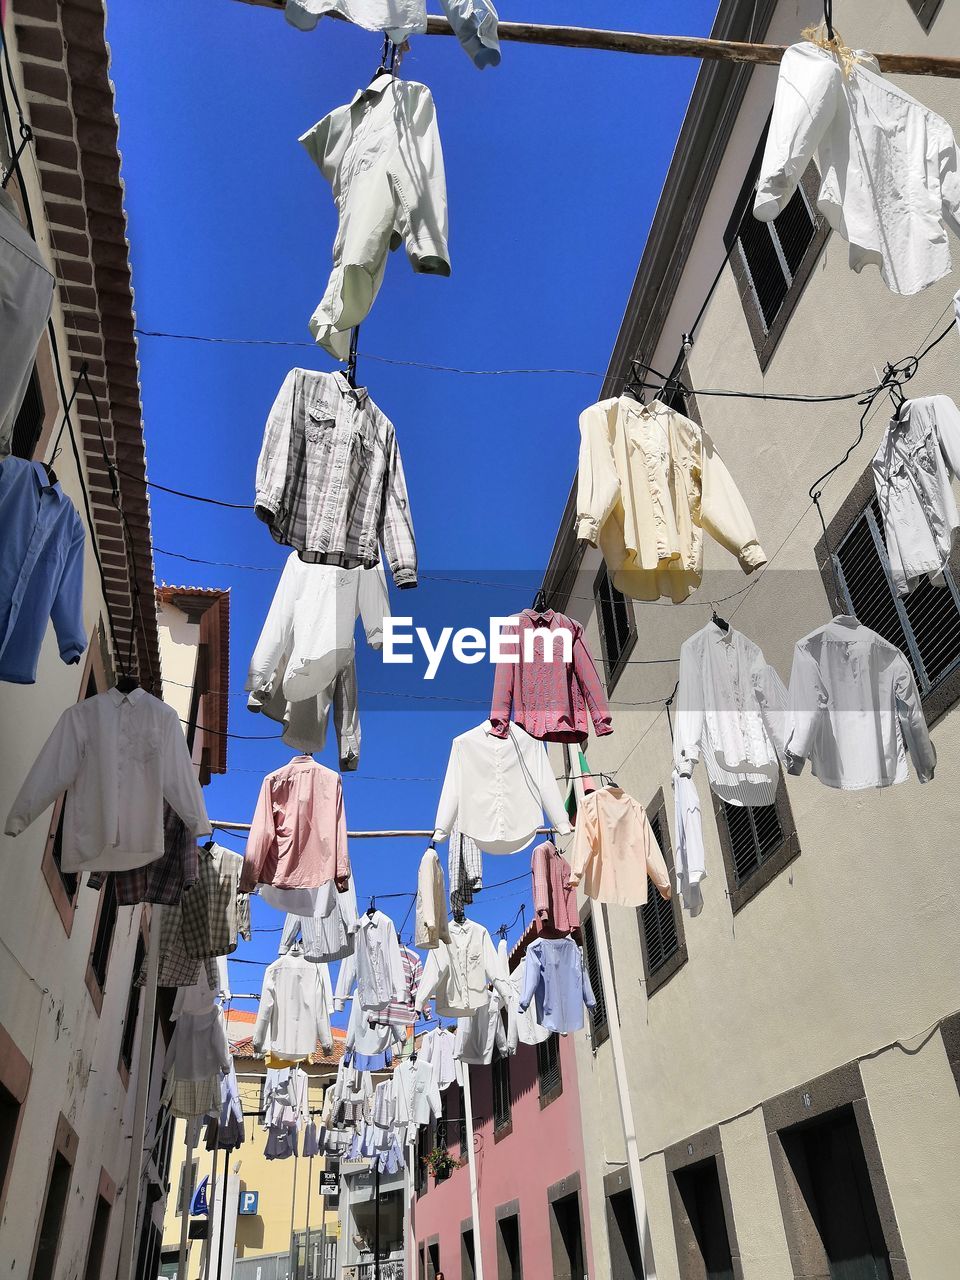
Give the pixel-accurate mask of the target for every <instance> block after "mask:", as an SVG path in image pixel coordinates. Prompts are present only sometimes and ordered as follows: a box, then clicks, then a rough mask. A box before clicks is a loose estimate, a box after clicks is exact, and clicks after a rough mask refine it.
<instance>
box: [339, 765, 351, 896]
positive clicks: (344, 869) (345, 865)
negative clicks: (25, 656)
mask: <svg viewBox="0 0 960 1280" xmlns="http://www.w3.org/2000/svg"><path fill="white" fill-rule="evenodd" d="M336 805H337V837H336V838H337V860H336V864H335V866H336V876H335V878H336V879H337V880H338V881H341V882H343V881H346V880H349V879H350V854H349V851H348V849H347V814H346V810H345V808H344V804H343V784H342V783H341V781H340V779H339V778H337V800H336Z"/></svg>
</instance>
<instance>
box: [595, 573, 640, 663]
mask: <svg viewBox="0 0 960 1280" xmlns="http://www.w3.org/2000/svg"><path fill="white" fill-rule="evenodd" d="M593 597H594V605H595V608H596V613H597V623H598V626H599V629H600V646H601V649H602V652H603V666H604V673H605V675H606V682H607V686H608V688H609V686H610V685H611V684H612V683H613V681H614V680H615V679H616V677H617V675H619V672H620V669H621V667H622V665H623V662H624V660H625V659H626V658H627V657H628V655H629V650H630V648H631V647H632V641H633V639H634V637H635V636H636V632H637V624H636V619H635V617H634V615H633V611H632V609H631V608H630V606H629V604H628V603H627V599H626V596H624V595H623V593H622V592H620V591H618V590H617V588H616V587H615V586H614V585H613V583H612V582H611V581H610V575H609V573H608V572H607V567H606V565H603V566H602V567H601V569H600V572H599V573H598V574H597V577H596V579H595V581H594V584H593Z"/></svg>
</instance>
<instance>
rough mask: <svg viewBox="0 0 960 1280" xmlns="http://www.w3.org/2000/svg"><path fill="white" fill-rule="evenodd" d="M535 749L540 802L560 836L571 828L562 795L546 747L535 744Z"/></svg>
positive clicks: (567, 833) (567, 832) (568, 832)
mask: <svg viewBox="0 0 960 1280" xmlns="http://www.w3.org/2000/svg"><path fill="white" fill-rule="evenodd" d="M536 751H537V771H538V774H539V784H540V803H541V805H542V806H543V809H544V812H545V813H546V815H547V817H548V818H549V819H550V825H551V826H552V827H553V829H554V830H555V831H557V832H559V833H560V835H562V836H566V835H569V834H570V831H571V830H572V828H571V826H570V822H569V820H568V818H567V811H566V809H565V808H564V804H563V796H562V795H561V794H560V788H559V787H558V786H557V780H556V778H555V777H554V776H553V769H552V768H551V767H550V757H549V756H548V755H547V749H546V747H545V746H543V744H542V743H539V742H538V743H537V744H536Z"/></svg>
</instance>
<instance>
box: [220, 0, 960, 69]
mask: <svg viewBox="0 0 960 1280" xmlns="http://www.w3.org/2000/svg"><path fill="white" fill-rule="evenodd" d="M241 3H243V4H250V5H257V6H259V7H260V8H266V9H282V8H283V5H282V4H278V3H277V0H241ZM330 16H331V17H339V16H340V15H339V14H331V15H330ZM497 31H498V33H499V36H500V39H501V40H504V41H508V40H509V41H515V42H517V43H519V44H540V45H555V46H557V47H560V48H565V49H602V50H608V51H611V52H614V53H641V54H646V55H647V56H648V57H654V58H704V59H707V60H717V59H720V60H722V61H725V62H752V63H759V64H761V65H767V66H776V65H777V64H778V63H779V62H780V59H781V58H782V57H783V55H784V53H785V52H786V48H787V46H786V45H782V44H748V43H747V42H745V41H741V40H712V39H710V38H709V37H707V36H662V35H645V34H643V33H641V32H639V31H602V30H597V29H596V28H594V27H560V26H553V25H544V24H543V23H534V22H501V23H500V24H499V26H498V28H497ZM426 34H427V35H428V36H452V35H453V34H454V32H453V28H452V27H451V26H450V23H449V22H448V21H447V20H446V18H441V17H437V16H434V15H430V16H428V18H427V32H426ZM798 38H799V33H798ZM874 57H875V58H876V59H877V62H878V63H879V64H880V70H881V71H888V72H893V73H894V74H899V75H908V76H946V77H947V78H949V79H952V80H956V79H960V58H937V57H931V56H930V55H929V54H925V53H877V54H874Z"/></svg>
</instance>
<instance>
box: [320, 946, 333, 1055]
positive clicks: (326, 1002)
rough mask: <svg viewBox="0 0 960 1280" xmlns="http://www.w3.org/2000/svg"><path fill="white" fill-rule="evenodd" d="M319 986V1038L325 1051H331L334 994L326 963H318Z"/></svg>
mask: <svg viewBox="0 0 960 1280" xmlns="http://www.w3.org/2000/svg"><path fill="white" fill-rule="evenodd" d="M317 988H318V990H317V1039H318V1040H319V1041H320V1047H321V1048H322V1049H323V1051H324V1053H330V1052H331V1050H332V1049H333V1036H332V1035H331V1034H330V1013H331V1011H332V1009H333V996H332V993H331V990H330V971H329V970H328V969H327V966H326V965H325V964H318V965H317Z"/></svg>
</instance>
